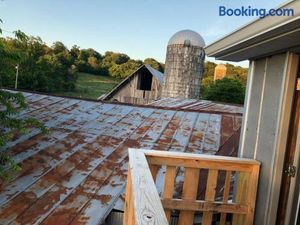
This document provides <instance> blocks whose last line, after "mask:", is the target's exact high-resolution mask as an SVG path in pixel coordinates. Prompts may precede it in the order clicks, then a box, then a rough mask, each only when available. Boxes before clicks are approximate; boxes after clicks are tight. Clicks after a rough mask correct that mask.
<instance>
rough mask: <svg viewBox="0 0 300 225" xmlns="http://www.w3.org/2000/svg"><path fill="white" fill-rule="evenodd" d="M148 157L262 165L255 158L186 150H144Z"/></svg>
mask: <svg viewBox="0 0 300 225" xmlns="http://www.w3.org/2000/svg"><path fill="white" fill-rule="evenodd" d="M142 151H143V152H144V153H145V155H146V157H147V159H149V158H150V157H151V156H154V157H159V158H166V159H167V158H171V159H174V160H176V159H183V160H201V161H206V162H223V163H225V164H227V163H231V164H234V165H235V164H237V165H244V164H250V165H260V162H258V161H257V160H254V159H247V158H239V157H229V156H219V155H206V154H193V153H186V152H184V153H183V152H170V151H155V150H142Z"/></svg>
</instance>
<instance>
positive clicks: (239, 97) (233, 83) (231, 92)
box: [202, 77, 245, 104]
mask: <svg viewBox="0 0 300 225" xmlns="http://www.w3.org/2000/svg"><path fill="white" fill-rule="evenodd" d="M202 98H203V99H206V100H211V101H220V102H228V103H236V104H243V103H244V99H245V85H243V84H242V82H241V81H239V80H233V79H229V78H226V77H225V78H223V79H222V80H217V81H215V82H212V83H210V84H209V85H208V86H207V87H206V88H205V89H204V90H203V92H202Z"/></svg>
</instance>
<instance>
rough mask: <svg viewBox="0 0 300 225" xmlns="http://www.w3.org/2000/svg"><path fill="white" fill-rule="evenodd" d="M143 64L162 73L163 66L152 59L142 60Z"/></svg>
mask: <svg viewBox="0 0 300 225" xmlns="http://www.w3.org/2000/svg"><path fill="white" fill-rule="evenodd" d="M144 64H146V65H149V66H151V67H152V68H154V69H156V70H158V71H160V72H162V73H163V72H164V65H163V64H162V63H160V62H158V61H156V60H155V59H153V58H147V59H145V60H144Z"/></svg>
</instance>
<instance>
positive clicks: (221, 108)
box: [150, 98, 244, 115]
mask: <svg viewBox="0 0 300 225" xmlns="http://www.w3.org/2000/svg"><path fill="white" fill-rule="evenodd" d="M150 105H152V106H157V107H166V108H169V109H176V110H178V109H179V110H196V111H197V110H199V111H204V112H205V111H206V112H208V113H216V112H220V113H236V114H240V115H242V114H243V111H244V107H243V106H241V105H232V104H225V103H217V102H212V101H207V100H197V99H179V98H163V99H160V100H157V101H155V102H153V103H151V104H150Z"/></svg>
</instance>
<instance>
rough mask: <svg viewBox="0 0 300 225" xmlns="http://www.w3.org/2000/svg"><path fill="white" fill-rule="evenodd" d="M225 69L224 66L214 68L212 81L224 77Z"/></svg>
mask: <svg viewBox="0 0 300 225" xmlns="http://www.w3.org/2000/svg"><path fill="white" fill-rule="evenodd" d="M226 71H227V68H226V66H225V65H224V64H219V65H217V66H216V67H215V73H214V80H221V79H223V78H224V77H225V76H226Z"/></svg>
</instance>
